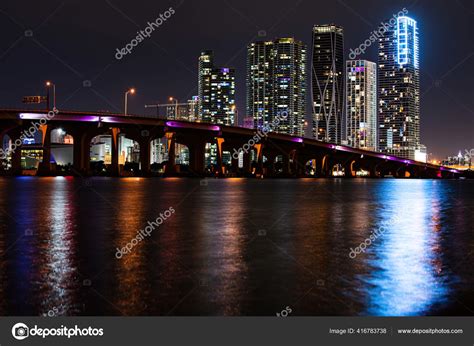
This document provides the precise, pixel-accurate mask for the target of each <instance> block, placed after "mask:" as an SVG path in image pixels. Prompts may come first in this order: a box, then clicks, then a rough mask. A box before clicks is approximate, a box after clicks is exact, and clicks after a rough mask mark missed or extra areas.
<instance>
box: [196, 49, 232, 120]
mask: <svg viewBox="0 0 474 346" xmlns="http://www.w3.org/2000/svg"><path fill="white" fill-rule="evenodd" d="M213 60H214V59H213V53H212V51H204V52H202V53H201V55H200V56H199V81H198V91H199V106H198V109H199V120H202V121H204V122H211V123H215V124H222V125H229V126H230V125H233V124H234V111H235V110H234V109H235V108H234V105H235V71H234V69H231V68H227V67H215V66H214V61H213Z"/></svg>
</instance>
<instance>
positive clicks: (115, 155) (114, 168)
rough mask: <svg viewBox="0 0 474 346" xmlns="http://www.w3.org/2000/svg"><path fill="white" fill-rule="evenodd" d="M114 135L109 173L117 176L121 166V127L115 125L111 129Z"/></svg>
mask: <svg viewBox="0 0 474 346" xmlns="http://www.w3.org/2000/svg"><path fill="white" fill-rule="evenodd" d="M110 131H111V136H112V138H111V139H112V140H111V142H112V148H111V149H112V164H111V165H110V170H109V174H110V175H111V176H114V177H117V176H119V175H120V168H119V134H120V129H119V128H118V127H113V128H111V129H110Z"/></svg>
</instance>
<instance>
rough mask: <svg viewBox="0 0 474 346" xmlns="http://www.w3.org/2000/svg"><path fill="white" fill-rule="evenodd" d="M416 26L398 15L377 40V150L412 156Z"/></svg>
mask: <svg viewBox="0 0 474 346" xmlns="http://www.w3.org/2000/svg"><path fill="white" fill-rule="evenodd" d="M418 54H419V52H418V27H417V23H416V21H415V20H413V19H412V18H409V17H406V16H401V17H398V18H397V24H396V25H395V26H392V27H390V29H389V30H387V31H386V32H385V34H384V36H383V37H382V38H380V39H379V64H378V65H379V68H378V69H379V77H378V78H379V87H378V89H379V149H380V150H381V151H383V152H386V153H390V154H392V155H396V156H401V157H405V158H409V159H415V154H416V152H417V151H420V149H421V150H424V149H422V148H423V146H421V145H420V70H419V56H418Z"/></svg>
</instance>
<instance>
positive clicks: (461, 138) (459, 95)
mask: <svg viewBox="0 0 474 346" xmlns="http://www.w3.org/2000/svg"><path fill="white" fill-rule="evenodd" d="M116 5H117V7H120V6H123V5H124V3H120V2H118V3H117V4H116ZM405 5H407V8H408V11H409V15H410V16H413V17H415V18H416V19H417V22H418V23H419V25H420V26H422V27H423V35H422V36H421V37H420V47H421V49H420V51H421V55H420V60H421V62H423V61H424V60H425V58H426V56H429V51H430V49H427V48H426V46H427V44H426V43H427V39H426V37H427V35H428V32H433V30H431V31H428V30H426V29H425V28H426V26H428V25H431V29H434V27H433V23H432V21H433V19H431V20H430V18H429V17H426V16H425V19H422V18H419V17H420V16H424V15H425V14H424V13H423V11H421V10H420V9H418V10H417V7H422V6H421V5H419V6H415V8H411V7H410V6H408V4H407V3H403V2H402V3H400V4H399V5H397V6H376V7H378V8H377V9H375V8H374V10H373V11H371V14H370V15H368V14H366V15H365V16H363V17H364V18H365V19H366V21H369V20H367V18H370V19H371V20H370V21H369V22H370V23H372V24H373V26H372V27H370V26H369V25H368V24H367V23H365V22H364V20H362V19H361V18H358V17H357V16H356V15H355V14H354V13H353V11H351V10H349V9H348V8H346V7H344V6H340V5H339V6H337V7H332V6H328V8H327V9H326V11H325V14H324V15H325V16H326V18H316V17H317V16H316V15H315V16H314V17H315V18H313V19H311V24H310V25H308V20H307V17H308V15H307V14H306V13H304V12H305V11H302V10H301V8H298V9H296V10H295V14H298V18H300V17H301V18H304V20H299V21H298V22H301V23H298V24H295V23H294V22H292V21H293V18H294V16H293V17H290V18H287V17H284V18H286V19H285V20H284V24H282V26H281V28H279V29H278V32H277V31H276V30H274V32H272V31H270V30H269V29H267V30H263V31H264V32H261V31H262V30H255V32H254V33H255V35H254V36H255V38H254V40H257V39H259V36H258V35H265V36H263V37H261V38H262V39H264V40H268V39H273V38H274V37H278V36H280V37H288V36H292V37H295V38H296V39H298V40H301V41H303V42H304V43H306V45H307V46H309V43H310V41H311V38H310V37H309V36H310V35H311V33H310V30H311V27H312V25H315V24H319V23H325V22H326V23H327V22H333V23H336V24H338V25H341V26H342V27H344V29H345V32H346V34H345V41H346V43H345V46H346V49H345V52H344V53H345V56H344V59H346V60H348V57H347V53H348V49H349V48H355V47H357V46H358V45H359V44H360V42H363V41H364V40H363V38H364V37H368V34H369V33H370V31H371V30H375V29H376V28H377V26H378V24H377V23H379V22H380V21H382V20H383V19H384V18H387V17H389V16H390V15H391V14H392V13H397V12H398V11H400V10H401V8H403V6H405ZM165 7H166V6H164V8H165ZM244 7H245V6H244ZM352 7H353V8H357V7H356V6H352ZM367 7H370V6H367ZM438 7H439V6H438ZM438 7H437V8H438ZM66 8H67V7H65V8H64V9H59V10H58V11H63V10H65V9H66ZM101 10H103V11H105V9H103V8H102V9H101ZM110 10H111V11H115V10H114V9H110ZM187 10H189V8H188V9H187ZM433 10H434V9H433ZM448 10H449V9H448ZM107 11H108V10H107ZM229 11H231V12H232V11H233V10H232V9H230V10H229ZM6 12H7V13H8V9H7V11H6ZM234 13H235V12H234ZM364 14H365V12H364ZM115 15H116V16H118V17H120V14H119V13H118V12H116V11H115ZM142 15H143V17H144V18H148V17H149V16H146V15H144V14H142ZM178 16H179V7H177V8H176V14H175V15H173V17H171V18H170V19H169V21H173V20H179V18H178ZM329 17H330V18H329ZM120 18H121V17H120ZM53 19H54V20H53ZM53 19H51V21H52V22H54V23H56V22H55V21H57V20H58V18H56V17H53ZM59 20H60V18H59ZM259 20H260V22H261V23H262V25H261V27H262V28H265V27H266V26H267V27H268V24H264V22H265V19H264V18H260V19H259ZM135 21H136V23H138V24H140V23H141V21H138V20H135ZM260 22H258V21H257V23H260ZM351 22H352V24H351ZM360 22H362V24H363V25H364V27H366V29H360V30H359V29H356V28H360V26H361V25H360ZM144 23H146V21H144ZM219 23H220V22H219ZM219 23H216V25H219ZM356 24H357V25H356ZM131 25H132V26H133V24H131ZM50 26H52V25H51V24H49V25H45V27H46V28H48V27H50ZM172 26H174V25H169V26H168V23H165V24H164V25H163V26H162V27H160V29H159V30H160V32H159V33H157V34H156V35H157V37H156V39H158V38H159V39H160V40H161V39H164V40H165V41H167V40H168V39H169V37H168V36H167V35H168V33H167V32H168V31H169V30H171V27H172ZM303 26H304V28H303ZM31 27H33V28H34V25H31ZM270 27H271V26H270ZM303 29H304V34H301V32H302V30H303ZM369 29H370V30H369ZM38 30H39V29H38ZM41 30H43V29H41ZM294 30H299V31H300V32H299V33H298V32H295V31H294ZM16 31H18V30H16ZM33 31H34V30H33ZM46 31H47V30H46ZM37 32H39V31H34V33H33V38H35V39H37V40H38V42H42V41H45V39H44V35H43V36H40V35H39V34H38V35H35V33H37ZM460 32H461V34H462V33H463V32H462V31H460ZM132 33H133V31H132ZM219 33H220V34H221V37H222V35H224V37H226V39H225V40H223V39H218V37H217V33H215V32H214V34H213V35H210V36H213V38H212V40H208V42H205V40H204V42H202V43H200V44H199V46H200V48H199V51H201V50H202V49H207V48H213V50H214V51H215V53H216V56H217V57H218V59H217V60H218V64H217V65H219V66H229V67H234V68H235V70H236V90H237V95H236V103H237V109H238V111H239V116H240V117H241V118H243V117H244V116H246V115H247V114H244V112H243V110H244V109H245V108H244V107H243V101H244V100H245V84H243V83H242V80H243V79H245V69H242V68H241V67H242V65H245V53H246V52H245V49H244V51H243V52H241V53H239V54H237V55H235V54H234V55H231V57H232V58H233V60H232V59H228V58H229V54H228V53H227V52H229V48H228V47H227V44H228V43H229V44H230V43H232V46H233V47H236V48H237V46H238V45H239V44H238V43H237V42H236V41H235V39H236V37H235V36H236V35H235V33H234V34H233V31H232V30H224V29H221V30H219ZM279 33H282V35H279ZM129 36H130V34H128V35H127V30H124V37H122V38H121V39H120V38H119V39H118V40H117V42H118V43H117V46H120V45H119V42H125V41H126V38H127V37H129ZM156 39H155V38H154V37H153V38H150V42H145V43H144V44H142V45H140V46H139V47H136V48H135V49H134V51H133V52H132V54H130V55H127V56H125V57H124V58H123V59H122V60H121V61H120V64H124V65H129V64H132V66H135V68H136V69H139V67H138V66H136V65H137V64H140V65H144V66H146V68H148V69H149V68H150V66H151V65H147V64H144V63H142V62H141V60H142V59H143V58H144V57H145V60H146V55H147V53H150V50H154V49H156V48H157V47H156V46H155V44H154V43H152V42H151V40H154V41H156ZM25 41H26V38H25V39H24V40H23V41H22V44H20V45H19V46H18V47H13V48H12V49H10V50H9V51H8V52H6V54H4V55H3V58H2V60H3V61H2V66H6V65H7V64H6V63H9V64H12V61H11V57H12V56H13V55H15V54H18V52H17V53H15V51H16V50H18V49H19V50H21V48H22V45H26V42H25ZM201 41H202V40H201ZM212 42H213V44H208V43H212ZM188 43H191V42H188ZM33 44H34V43H33ZM45 46H49V45H46V44H45ZM184 46H186V49H185V50H184V51H186V52H188V53H186V55H184V54H183V55H182V56H181V59H178V60H180V61H181V62H183V61H182V60H185V61H188V60H189V56H191V58H192V59H195V56H196V55H197V53H198V52H197V51H195V50H194V48H192V47H191V45H190V44H185V45H184ZM220 46H222V48H221V47H220ZM245 46H246V45H245ZM376 46H377V45H373V46H372V47H370V48H369V49H368V50H367V52H366V53H365V54H364V55H362V56H360V58H363V59H367V60H372V61H374V59H373V57H374V55H376V53H375V54H374V52H376V50H377V47H376ZM179 47H182V45H180V46H179ZM23 48H24V47H23ZM191 48H192V49H191ZM38 49H39V50H40V51H41V48H38ZM432 49H433V47H431V50H432ZM103 50H106V49H105V48H103ZM191 51H192V52H191ZM51 53H52V54H50V55H49V59H48V58H47V57H46V59H47V60H50V64H44V66H45V67H44V68H43V69H42V71H41V76H44V77H43V78H41V79H40V78H35V80H37V84H36V85H33V84H32V81H31V80H30V79H33V75H34V74H32V73H30V74H28V76H27V77H26V78H24V80H26V81H29V82H28V83H29V85H31V88H29V90H30V91H27V90H25V88H24V86H23V85H22V86H19V85H17V83H16V82H14V81H13V83H9V84H10V85H11V88H10V90H9V91H8V92H6V91H5V90H3V91H2V95H3V96H5V94H8V96H9V97H8V98H6V97H4V100H11V101H5V103H6V105H8V106H9V105H12V106H14V105H17V106H18V105H19V103H20V102H19V100H20V99H21V97H20V96H15V95H25V94H38V93H40V92H41V91H42V90H41V89H42V82H43V80H45V79H53V80H54V81H55V82H56V84H57V85H58V102H60V103H61V104H65V105H64V106H63V108H69V107H67V105H71V106H73V107H72V108H79V109H84V110H95V109H96V110H99V109H109V110H110V111H112V112H113V111H114V109H115V108H117V109H120V107H121V105H120V101H119V100H120V97H117V101H116V102H115V93H117V91H114V90H115V89H116V88H117V87H120V86H122V85H127V86H130V85H133V86H136V87H137V90H138V92H137V94H136V95H134V96H133V98H132V99H130V100H129V108H130V109H131V112H133V113H135V114H140V113H142V112H144V111H145V110H144V109H143V105H144V104H145V103H152V102H155V101H160V102H161V103H164V101H165V100H166V99H167V97H169V96H175V97H177V98H178V99H179V101H180V102H186V100H187V99H189V98H190V97H191V96H192V95H196V94H197V90H196V85H195V84H196V83H195V82H194V83H193V84H191V82H192V81H195V80H196V79H195V78H196V72H195V71H196V68H194V67H193V66H191V64H188V63H186V62H183V63H182V64H181V63H179V62H178V63H176V62H174V61H173V64H170V65H169V66H170V67H171V69H170V70H171V71H172V72H173V74H175V73H176V69H177V67H176V66H175V65H174V64H177V65H181V67H179V68H178V70H180V71H178V74H177V75H176V77H174V78H165V76H166V73H167V71H164V70H166V69H162V68H157V67H156V66H155V67H154V68H153V69H154V70H156V71H157V72H158V71H159V73H160V74H159V75H157V77H155V78H156V79H158V80H159V82H158V83H157V84H155V85H151V87H146V83H145V81H143V82H141V81H140V80H143V79H142V78H141V77H140V76H141V73H137V74H136V76H137V77H135V78H130V76H128V77H127V78H125V77H121V78H119V80H118V82H117V83H116V82H114V83H115V84H114V86H113V87H111V88H110V90H109V87H107V85H109V84H107V83H106V84H103V85H101V84H102V83H103V82H105V80H110V79H111V76H110V73H109V70H111V69H112V68H116V67H115V66H112V67H109V68H108V69H106V70H105V72H102V73H101V71H100V68H99V67H97V69H96V70H97V71H94V72H97V73H95V74H92V73H90V74H91V75H93V76H94V75H99V80H97V79H95V80H94V79H93V78H92V77H86V76H85V74H84V76H83V77H79V76H76V77H75V78H74V77H73V78H71V76H68V77H69V78H68V77H66V76H67V75H70V73H73V72H72V71H68V68H67V67H66V66H64V65H63V64H62V63H61V61H58V60H57V58H60V59H61V60H62V61H63V62H64V63H66V61H69V63H68V65H69V66H70V67H71V68H72V69H74V70H76V71H77V72H79V70H78V69H76V68H75V66H76V64H75V63H74V59H72V60H73V61H72V62H71V59H70V57H68V55H67V54H66V55H64V54H60V52H56V53H53V51H51ZM461 53H462V52H461ZM465 53H468V52H465ZM42 55H43V54H40V56H38V59H39V60H41V59H44V58H45V57H44V56H42ZM100 55H101V56H102V51H101V52H100ZM163 55H164V56H167V55H166V53H164V52H163ZM188 55H189V56H188ZM308 55H310V54H308ZM151 56H153V57H155V58H158V59H160V57H159V56H157V55H156V54H151ZM234 56H235V57H234ZM371 57H372V58H371ZM452 57H453V54H450V55H449V57H448V58H452ZM66 58H68V59H66ZM308 58H309V56H308ZM469 59H470V56H469V54H467V55H466V54H464V55H458V59H457V60H456V61H452V64H447V63H446V64H444V65H445V66H446V67H444V68H443V69H439V70H440V71H441V72H442V71H445V72H443V73H441V72H439V75H440V76H439V78H438V79H435V80H434V81H432V80H431V77H433V78H436V77H437V74H436V73H433V67H432V66H431V67H430V64H431V65H433V63H434V62H436V61H433V60H429V61H428V63H425V64H422V66H423V68H422V69H421V75H422V78H421V82H422V85H421V93H422V94H423V93H426V95H424V96H423V97H422V99H421V102H422V104H421V114H422V119H423V120H422V123H421V133H422V142H423V144H426V145H427V146H428V148H429V152H433V153H434V154H435V157H437V158H438V159H440V158H443V157H444V156H447V155H450V154H452V153H453V152H457V151H458V150H460V149H464V148H468V147H470V146H472V145H471V144H469V140H472V139H471V138H470V137H469V134H468V133H469V132H468V130H467V129H465V126H462V125H461V124H458V126H457V127H455V125H456V123H450V124H447V125H446V124H443V123H441V122H440V121H436V118H439V117H440V116H441V117H442V116H443V115H444V114H445V112H443V110H444V108H445V107H444V106H445V105H446V104H448V102H445V103H444V104H443V105H441V106H439V105H432V104H431V103H432V102H433V100H435V101H436V100H438V99H439V96H438V97H431V94H436V93H438V94H439V93H440V92H447V93H448V94H449V95H446V97H445V100H446V99H449V100H450V102H449V106H450V107H449V109H448V110H449V111H450V112H453V113H456V116H459V117H464V121H460V122H463V123H464V124H465V123H466V121H467V122H468V123H469V122H470V121H472V120H469V119H471V118H469V114H470V113H469V109H470V108H471V107H470V102H471V100H469V99H468V98H466V97H463V96H464V95H466V93H467V92H468V91H469V89H467V87H468V84H465V82H463V80H462V79H461V80H459V78H458V79H457V80H456V82H455V83H454V85H453V86H454V88H453V89H454V90H456V93H455V95H454V96H455V100H453V99H452V97H453V93H452V91H451V89H450V88H447V85H452V79H453V77H452V75H459V72H460V70H461V71H463V70H465V69H469V67H470V64H469V63H468V62H469ZM18 60H19V61H18V62H16V63H18V64H20V63H22V60H23V59H18ZM229 60H230V62H229V63H227V61H229ZM137 61H140V62H137ZM114 63H115V62H114ZM458 63H460V64H461V65H460V66H457V65H458ZM51 64H52V65H56V66H57V64H59V65H60V66H61V69H62V70H64V71H63V72H62V74H61V75H60V76H58V75H56V77H55V73H52V72H47V71H48V70H49V69H50V68H52V66H51V67H50V66H49V65H51ZM112 65H114V64H112ZM184 65H186V66H187V67H189V68H187V67H184ZM73 66H74V67H73ZM129 66H130V65H129ZM194 66H195V65H194ZM425 66H426V68H425ZM181 69H185V70H187V73H188V74H189V75H190V76H189V77H188V78H185V79H184V80H190V82H188V83H185V85H186V87H188V86H189V89H193V90H192V91H191V92H189V93H187V92H183V91H178V89H181V90H182V89H186V87H181V88H177V86H178V85H177V84H176V82H175V81H174V79H179V78H178V76H179V75H180V74H181V73H182V71H181ZM453 69H454V70H453ZM25 70H26V71H30V69H29V67H28V66H27V68H26V69H25ZM190 70H194V72H193V73H192V72H191V71H190ZM451 70H453V71H451ZM26 71H25V72H26ZM424 71H430V72H424ZM25 72H23V71H19V76H18V79H21V78H20V76H21V75H22V74H23V73H25ZM150 72H151V71H148V74H150V75H153V74H152V73H150ZM447 72H449V73H448V74H447V75H446V76H445V77H443V74H446V73H447ZM424 73H425V74H424ZM79 74H81V75H82V73H81V72H79ZM123 74H124V75H126V74H127V73H126V72H123ZM426 74H430V75H431V77H430V76H427V75H426ZM464 74H468V73H464ZM62 75H66V76H65V77H63V76H62ZM106 75H107V76H106ZM105 77H107V78H105ZM441 77H443V78H441ZM448 77H450V78H448ZM87 78H90V79H87ZM113 78H117V77H116V76H114V77H113ZM70 79H73V80H75V81H76V83H77V84H79V85H78V86H77V87H69V83H71V82H69V80H70ZM81 79H83V80H81ZM125 79H126V80H125ZM448 79H449V83H448ZM87 80H89V81H91V83H92V87H89V88H87V87H85V86H83V85H84V83H83V82H84V81H87ZM112 80H114V79H112ZM137 80H138V81H139V82H137ZM428 82H431V83H428ZM435 82H436V83H435ZM22 84H23V83H22ZM71 84H72V83H71ZM423 84H425V86H423ZM431 84H432V85H431ZM99 85H101V87H99ZM163 86H166V87H163ZM157 87H158V88H159V89H162V90H166V91H164V92H158V93H155V92H153V90H154V89H156V88H157ZM76 89H78V90H77V91H76V92H75V93H74V91H75V90H76ZM150 90H152V91H151V92H152V93H153V94H154V95H157V94H158V95H159V96H150ZM446 90H447V91H446ZM70 94H73V95H72V96H71V95H70ZM183 94H185V95H183ZM66 95H67V96H66ZM91 95H92V96H91ZM65 101H66V102H65ZM306 116H307V118H306V120H309V119H308V107H307V109H306ZM449 127H455V128H454V129H452V130H451V131H450V130H449ZM439 131H442V133H443V134H444V136H440V135H437V133H438V132H439ZM450 133H452V135H450ZM463 133H464V134H463ZM443 140H445V142H443Z"/></svg>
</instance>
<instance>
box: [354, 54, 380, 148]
mask: <svg viewBox="0 0 474 346" xmlns="http://www.w3.org/2000/svg"><path fill="white" fill-rule="evenodd" d="M346 97H347V99H346V119H347V125H346V132H347V144H348V145H349V146H351V147H354V148H359V149H365V150H372V151H376V150H377V65H376V64H375V63H373V62H370V61H367V60H348V61H347V62H346Z"/></svg>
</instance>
